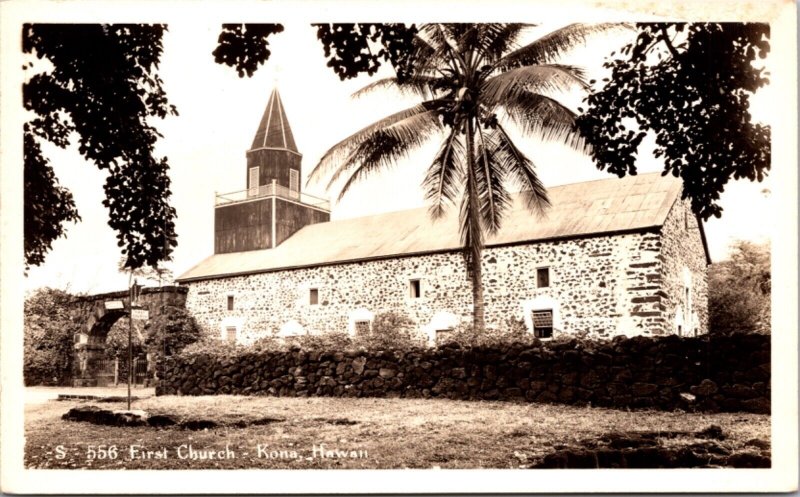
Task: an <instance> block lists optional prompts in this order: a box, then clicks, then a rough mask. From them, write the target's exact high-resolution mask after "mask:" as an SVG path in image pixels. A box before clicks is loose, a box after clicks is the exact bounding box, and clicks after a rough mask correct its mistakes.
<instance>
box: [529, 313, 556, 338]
mask: <svg viewBox="0 0 800 497" xmlns="http://www.w3.org/2000/svg"><path fill="white" fill-rule="evenodd" d="M533 336H535V337H536V338H550V337H552V336H553V310H552V309H547V310H542V311H533Z"/></svg>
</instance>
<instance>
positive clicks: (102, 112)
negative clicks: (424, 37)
mask: <svg viewBox="0 0 800 497" xmlns="http://www.w3.org/2000/svg"><path fill="white" fill-rule="evenodd" d="M283 29H284V28H283V26H282V25H280V24H224V25H222V27H221V32H220V35H219V39H218V46H217V48H216V49H215V50H214V51H213V56H214V60H215V61H216V62H217V63H220V64H226V65H228V66H232V67H233V68H235V69H236V71H237V72H238V74H239V76H240V77H243V76H245V75H247V76H248V77H249V76H252V74H253V73H254V72H255V71H256V70H257V69H258V67H259V66H260V65H261V64H263V63H264V62H266V61H267V59H269V56H270V50H269V48H268V45H269V43H268V38H269V36H271V35H274V34H276V33H280V32H282V31H283ZM165 31H166V26H164V25H161V24H156V25H144V24H128V25H113V24H112V25H101V24H83V25H81V24H26V25H24V26H23V30H22V41H23V51H24V53H26V54H32V55H34V56H35V57H37V58H39V59H46V60H47V61H48V62H49V63H50V64H51V65H52V70H50V71H43V72H39V73H36V74H32V75H31V76H30V78H29V80H28V81H27V82H26V83H25V84H24V86H23V99H24V106H25V108H26V109H27V110H29V111H32V112H33V114H34V116H35V117H34V118H32V119H31V120H30V121H29V122H28V123H26V125H25V129H24V137H25V138H24V139H25V143H24V163H25V164H24V182H25V190H24V191H25V206H24V219H25V264H26V268H28V267H30V266H36V265H40V264H42V263H43V262H44V259H45V256H46V254H47V252H49V250H50V249H51V247H52V243H53V241H54V240H56V239H57V238H59V237H61V236H64V234H65V228H64V227H65V225H66V224H67V223H69V222H76V221H79V220H80V219H81V218H80V215H79V214H78V211H77V208H76V206H75V201H74V199H73V197H72V194H71V193H70V192H69V191H68V190H67V189H65V188H64V187H62V186H60V185H59V183H58V179H57V178H56V176H55V174H54V172H53V169H52V167H51V165H50V163H49V161H48V159H47V158H46V157H45V156H44V155H43V154H42V150H41V147H40V140H45V141H49V142H51V143H53V144H54V145H56V146H58V147H61V148H66V147H68V146H69V145H70V144H71V140H72V138H73V137H74V136H77V139H78V149H79V152H80V153H81V155H82V156H83V157H84V158H86V159H87V160H89V161H91V162H93V163H94V164H95V165H96V166H97V167H98V168H99V169H101V170H106V171H108V173H109V174H108V178H107V180H106V184H105V187H104V188H105V194H106V199H105V200H104V201H103V205H105V206H106V207H107V208H108V211H109V222H108V224H109V226H111V228H112V229H114V230H115V231H116V233H117V240H118V245H119V246H120V247H121V248H122V253H123V255H124V256H125V263H124V265H125V267H126V268H134V269H135V268H140V267H143V266H151V267H157V266H158V263H159V261H164V260H169V258H170V256H171V253H172V250H173V248H174V247H175V246H176V245H177V237H176V233H175V225H174V219H175V215H176V213H175V209H174V208H173V207H171V205H170V195H171V192H170V180H169V176H168V175H167V172H168V169H169V164H168V161H167V158H166V157H164V158H158V157H155V156H154V146H155V143H156V140H157V139H158V138H159V137H160V136H161V135H160V134H159V133H158V131H157V130H156V128H154V127H153V126H152V125H151V124H150V122H149V118H153V117H156V118H164V117H166V116H167V115H170V114H172V115H177V110H176V109H175V107H174V106H172V105H170V104H169V103H168V102H167V95H166V93H165V92H164V89H163V86H162V81H161V79H160V78H159V76H158V72H157V67H158V63H159V60H160V58H161V54H162V38H163V34H164V32H165ZM318 33H319V36H320V39H321V40H322V44H323V47H324V49H325V52H326V56H329V57H330V62H329V64H328V65H329V66H330V67H332V68H333V70H334V71H335V72H336V73H337V74H338V75H339V76H340V77H341V78H342V79H345V78H351V77H355V76H356V75H358V74H359V73H361V72H366V73H369V74H372V73H374V72H375V71H376V70H377V68H378V66H379V65H380V63H381V61H390V62H391V63H392V64H394V65H396V66H397V67H400V66H401V65H402V64H403V62H404V61H405V60H406V58H407V56H408V53H409V51H408V44H409V43H410V39H411V37H413V33H414V29H413V27H412V28H405V27H404V26H403V25H399V24H351V25H319V26H318ZM370 43H372V44H373V47H375V48H376V50H377V51H374V52H373V51H372V48H371V47H370ZM381 47H382V48H381ZM31 67H32V66H27V67H26V69H28V70H30V69H31Z"/></svg>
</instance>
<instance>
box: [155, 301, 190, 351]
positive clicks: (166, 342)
mask: <svg viewBox="0 0 800 497" xmlns="http://www.w3.org/2000/svg"><path fill="white" fill-rule="evenodd" d="M146 331H147V334H146V338H145V346H146V347H147V349H148V350H150V351H153V352H156V353H163V354H164V355H168V356H169V355H174V354H178V353H180V351H181V350H183V349H184V348H185V347H186V346H188V345H191V344H193V343H195V342H197V341H199V340H201V339H202V338H203V337H204V334H203V331H202V329H201V328H200V326H199V325H198V324H197V321H195V319H194V317H193V316H192V314H191V313H190V312H189V311H188V310H186V309H185V308H183V307H178V306H174V305H165V306H162V307H161V308H160V310H159V312H158V313H157V314H156V315H155V316H154V317H153V319H151V320H150V322H149V325H148V326H147V328H146Z"/></svg>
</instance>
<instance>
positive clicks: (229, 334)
mask: <svg viewBox="0 0 800 497" xmlns="http://www.w3.org/2000/svg"><path fill="white" fill-rule="evenodd" d="M225 342H227V343H236V326H228V327H226V328H225Z"/></svg>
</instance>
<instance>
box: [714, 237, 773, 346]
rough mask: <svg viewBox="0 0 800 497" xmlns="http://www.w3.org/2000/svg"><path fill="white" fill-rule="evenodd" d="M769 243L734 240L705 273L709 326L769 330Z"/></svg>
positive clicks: (717, 329) (723, 329) (717, 330)
mask: <svg viewBox="0 0 800 497" xmlns="http://www.w3.org/2000/svg"><path fill="white" fill-rule="evenodd" d="M771 280H772V278H771V272H770V245H769V244H763V245H759V244H756V243H753V242H748V241H738V242H737V243H736V244H734V246H733V250H732V253H731V256H730V258H729V259H728V260H725V261H722V262H718V263H716V264H712V265H711V267H710V268H709V272H708V312H709V329H710V331H711V332H712V333H729V332H734V331H757V332H760V333H769V332H770V315H771V311H770V296H771Z"/></svg>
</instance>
